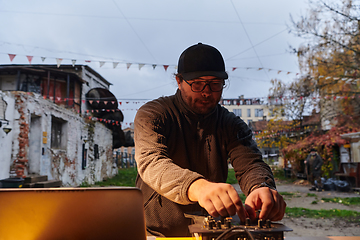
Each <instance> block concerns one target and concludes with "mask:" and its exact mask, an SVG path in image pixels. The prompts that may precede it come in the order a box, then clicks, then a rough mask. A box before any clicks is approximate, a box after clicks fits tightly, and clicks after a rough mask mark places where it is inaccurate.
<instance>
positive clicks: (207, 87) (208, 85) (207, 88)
mask: <svg viewBox="0 0 360 240" xmlns="http://www.w3.org/2000/svg"><path fill="white" fill-rule="evenodd" d="M202 92H203V93H208V94H210V93H211V92H212V91H211V88H210V83H207V84H206V85H205V87H204V90H202Z"/></svg>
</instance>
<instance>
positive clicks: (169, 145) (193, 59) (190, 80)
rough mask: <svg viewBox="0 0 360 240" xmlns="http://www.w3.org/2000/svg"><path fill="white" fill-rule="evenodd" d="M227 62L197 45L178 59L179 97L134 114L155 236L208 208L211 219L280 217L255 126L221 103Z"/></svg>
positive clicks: (174, 231) (171, 232)
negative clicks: (231, 173)
mask: <svg viewBox="0 0 360 240" xmlns="http://www.w3.org/2000/svg"><path fill="white" fill-rule="evenodd" d="M227 78H228V75H227V73H226V72H225V64H224V60H223V58H222V56H221V53H220V52H219V51H218V50H217V49H216V48H214V47H212V46H209V45H205V44H201V43H199V44H196V45H194V46H191V47H189V48H188V49H186V50H185V51H184V52H183V53H182V54H181V56H180V58H179V63H178V74H177V75H176V81H177V84H178V90H177V92H176V94H175V95H173V96H169V97H161V98H159V99H156V100H153V101H151V102H148V103H146V104H145V105H143V106H142V107H141V108H140V109H139V110H138V112H137V115H136V117H135V122H134V124H135V125H134V126H135V135H134V139H135V159H136V161H137V165H138V172H139V175H138V178H137V182H136V184H137V186H138V187H139V188H140V189H141V190H142V192H143V195H144V208H145V215H146V225H147V230H148V232H149V233H150V234H153V235H165V236H186V235H189V232H188V225H189V224H190V220H189V219H186V218H185V217H184V213H191V212H195V211H201V210H202V209H205V210H206V211H207V212H208V213H209V214H210V215H212V216H213V217H218V216H220V215H221V216H233V215H235V214H236V213H237V214H238V216H239V217H240V219H241V221H243V222H244V221H245V218H246V217H250V218H251V219H253V220H254V219H255V218H256V214H255V211H256V210H258V209H262V211H261V212H260V215H259V218H260V219H271V220H274V221H277V220H281V219H282V217H283V215H284V212H285V207H286V204H285V202H284V200H283V198H282V197H281V196H280V195H279V194H278V192H277V191H276V190H275V182H274V178H273V175H272V172H271V170H270V168H269V166H268V165H267V164H265V163H264V162H263V161H262V158H261V153H260V151H259V150H258V148H257V146H256V143H255V142H254V141H253V139H252V133H251V130H250V129H249V128H248V126H247V125H246V124H245V123H244V122H243V121H242V120H241V119H240V118H238V117H236V116H235V115H234V114H233V113H230V112H229V111H228V110H226V109H225V108H223V107H221V106H220V105H219V104H218V103H219V101H220V98H221V94H222V90H223V87H224V85H225V79H227ZM228 159H230V162H231V164H232V166H233V167H234V169H235V172H236V177H237V179H238V181H239V184H240V187H241V189H242V191H243V192H244V193H245V194H246V195H247V199H246V201H245V208H244V206H243V205H242V202H241V200H240V198H239V195H238V193H237V192H236V190H235V189H234V188H233V187H232V186H231V185H230V184H226V183H225V182H226V179H227V173H228Z"/></svg>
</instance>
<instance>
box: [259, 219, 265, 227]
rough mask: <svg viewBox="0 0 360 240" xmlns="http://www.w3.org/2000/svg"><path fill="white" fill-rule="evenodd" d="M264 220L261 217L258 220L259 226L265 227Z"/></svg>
mask: <svg viewBox="0 0 360 240" xmlns="http://www.w3.org/2000/svg"><path fill="white" fill-rule="evenodd" d="M263 225H264V224H263V220H262V219H259V220H258V228H262V227H263Z"/></svg>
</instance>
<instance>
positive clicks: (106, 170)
mask: <svg viewBox="0 0 360 240" xmlns="http://www.w3.org/2000/svg"><path fill="white" fill-rule="evenodd" d="M110 85H111V84H110V83H109V82H108V81H106V80H105V79H104V78H103V77H102V76H101V75H99V74H98V73H97V72H95V71H94V70H93V69H91V68H90V67H88V66H85V65H75V66H72V65H63V66H61V67H57V66H56V65H0V112H1V113H0V122H1V128H2V130H3V131H1V130H0V151H1V152H2V156H1V157H0V179H5V178H8V177H19V178H24V177H26V176H30V175H46V176H47V177H48V179H49V180H61V181H62V183H63V185H64V186H77V185H80V184H81V183H83V182H86V183H90V184H91V183H94V182H96V181H102V180H103V179H104V178H108V177H112V176H114V175H115V174H116V173H117V168H116V165H115V164H114V161H113V158H112V151H113V147H114V143H115V144H117V145H121V144H119V143H118V142H119V141H120V142H121V141H122V139H123V136H122V137H121V133H122V131H121V132H119V131H116V129H118V128H120V129H121V121H122V119H121V117H123V116H122V113H121V111H120V110H118V109H117V102H116V98H115V99H114V97H113V95H112V94H111V93H110V91H109V87H110ZM99 89H101V90H99ZM94 91H95V93H94ZM102 92H105V95H104V94H102ZM90 93H92V94H90ZM109 96H110V97H111V98H109ZM105 105H106V106H105ZM110 110H111V111H110ZM102 116H106V120H107V121H106V123H102V122H100V121H99V120H98V119H101V118H100V117H102ZM115 122H116V123H117V124H114V123H115ZM111 123H112V124H111ZM114 125H115V126H116V127H114ZM9 130H10V131H9ZM115 132H117V133H116V134H114V133H115ZM122 135H123V133H122ZM115 137H116V138H117V139H116V140H117V141H114V138H115Z"/></svg>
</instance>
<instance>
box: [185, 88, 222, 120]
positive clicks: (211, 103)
mask: <svg viewBox="0 0 360 240" xmlns="http://www.w3.org/2000/svg"><path fill="white" fill-rule="evenodd" d="M220 97H221V94H219V97H218V98H217V97H214V96H212V95H210V96H203V95H202V94H199V95H198V96H197V95H195V96H191V95H188V94H186V93H185V94H184V93H182V98H183V100H184V101H185V103H186V104H187V105H188V107H189V108H190V109H191V110H192V111H193V112H195V113H197V114H202V115H206V114H208V113H210V112H212V111H213V110H214V109H215V107H216V105H217V104H218V102H219V101H220Z"/></svg>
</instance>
